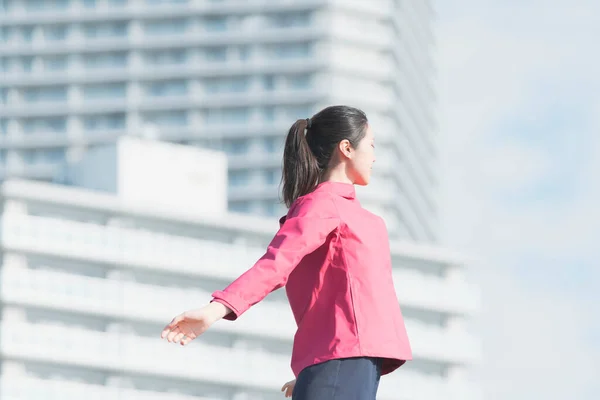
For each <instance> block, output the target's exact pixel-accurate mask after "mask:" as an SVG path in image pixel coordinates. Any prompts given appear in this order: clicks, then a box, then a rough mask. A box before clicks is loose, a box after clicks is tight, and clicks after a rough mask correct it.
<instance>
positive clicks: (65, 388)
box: [0, 376, 220, 400]
mask: <svg viewBox="0 0 600 400" xmlns="http://www.w3.org/2000/svg"><path fill="white" fill-rule="evenodd" d="M0 398H1V399H2V400H39V399H44V400H82V399H86V400H107V399H119V400H220V399H217V398H208V397H196V396H188V395H183V394H175V393H158V392H150V391H143V390H135V389H124V388H118V387H108V386H101V385H91V384H86V383H79V382H69V381H60V380H46V379H36V378H33V377H27V376H10V377H7V376H2V378H0Z"/></svg>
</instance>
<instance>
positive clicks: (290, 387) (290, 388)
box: [281, 379, 296, 397]
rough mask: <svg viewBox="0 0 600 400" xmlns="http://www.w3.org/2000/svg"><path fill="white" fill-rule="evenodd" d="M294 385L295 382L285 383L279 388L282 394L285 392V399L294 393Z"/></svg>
mask: <svg viewBox="0 0 600 400" xmlns="http://www.w3.org/2000/svg"><path fill="white" fill-rule="evenodd" d="M295 385H296V380H295V379H294V380H293V381H289V382H286V384H285V385H283V387H282V388H281V391H282V392H285V393H284V395H285V397H292V393H293V392H294V386H295Z"/></svg>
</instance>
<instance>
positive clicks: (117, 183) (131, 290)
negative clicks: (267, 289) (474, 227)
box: [0, 138, 480, 400]
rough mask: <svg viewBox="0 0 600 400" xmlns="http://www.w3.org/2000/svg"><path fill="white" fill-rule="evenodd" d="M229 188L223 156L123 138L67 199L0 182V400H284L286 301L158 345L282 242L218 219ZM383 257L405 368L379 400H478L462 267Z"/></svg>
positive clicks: (249, 224)
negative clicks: (166, 331) (181, 318)
mask: <svg viewBox="0 0 600 400" xmlns="http://www.w3.org/2000/svg"><path fill="white" fill-rule="evenodd" d="M156 164H159V165H160V164H164V166H163V167H160V166H157V165H156ZM202 164H205V165H204V166H206V165H210V166H211V168H212V169H211V170H210V173H204V174H201V175H199V174H198V171H204V172H206V171H208V169H207V168H203V167H204V166H203V165H202ZM199 167H201V168H199ZM99 171H101V174H100V173H99ZM149 171H150V172H151V173H149ZM226 173H227V172H226V157H225V156H224V154H221V153H217V154H215V152H212V151H209V152H207V151H201V149H194V148H192V147H189V146H178V145H173V144H165V143H159V142H153V141H147V140H141V139H133V138H120V139H119V140H118V141H117V142H116V143H115V145H114V146H105V147H103V148H97V149H95V150H93V151H89V152H88V153H87V155H86V157H84V159H83V160H82V162H81V163H79V165H77V166H76V167H75V168H74V169H73V170H72V173H71V174H69V180H70V181H71V183H72V184H73V185H74V186H64V185H58V184H51V183H45V182H39V181H32V180H8V181H5V182H4V183H3V185H2V186H1V189H0V195H1V210H2V215H1V219H0V249H1V250H0V251H1V252H0V255H1V260H2V267H1V269H0V312H1V321H0V399H2V400H39V399H44V400H105V399H120V400H209V399H210V400H276V399H283V395H282V393H280V392H279V389H280V388H281V385H283V383H284V382H286V381H288V380H290V379H292V378H293V375H292V372H291V368H290V355H291V345H292V339H293V336H294V332H295V321H294V319H293V317H292V313H291V311H290V309H289V305H288V304H287V301H286V297H285V292H284V291H283V290H278V291H275V292H273V293H272V294H270V295H269V296H268V297H267V298H266V299H265V300H264V301H263V302H261V303H259V304H257V305H255V306H254V307H253V308H251V309H250V310H249V311H247V312H246V313H245V314H244V315H243V316H241V317H240V318H239V319H238V320H236V321H235V322H231V321H219V322H218V323H216V324H215V325H214V327H212V328H211V329H210V330H209V331H208V332H206V333H205V334H204V335H202V337H201V338H199V339H197V340H195V341H194V342H192V343H191V344H190V345H189V346H186V347H181V346H178V345H175V344H169V343H166V342H165V341H161V340H160V338H159V335H160V331H161V330H162V328H163V326H164V325H165V324H166V323H167V322H168V321H170V319H171V318H172V317H173V316H174V315H176V314H178V313H179V312H181V311H184V310H186V309H190V308H194V307H199V306H202V305H205V304H207V302H208V301H209V300H210V298H211V297H210V294H211V292H212V291H214V290H216V289H221V288H223V287H224V286H225V285H227V284H228V283H229V282H231V281H232V280H233V279H234V278H236V277H237V276H239V275H240V274H241V273H242V272H243V271H245V270H246V269H247V268H249V267H250V266H252V264H253V263H254V262H255V261H256V260H257V259H258V258H259V257H260V256H261V255H262V254H264V251H265V248H266V245H267V244H268V242H269V241H270V240H271V238H272V236H273V234H274V232H275V231H276V230H277V228H278V221H277V218H268V217H259V216H250V215H243V214H237V213H231V212H227V211H226V202H227V199H226V195H225V194H226V191H227V189H226V185H225V184H224V182H225V177H226ZM99 175H101V179H100V177H99ZM207 194H208V196H207ZM391 255H392V264H393V279H394V285H395V287H396V289H397V292H398V298H399V301H400V303H401V305H402V309H403V314H404V317H405V321H406V326H407V330H408V333H409V337H410V341H411V345H412V348H413V354H414V360H413V361H411V362H408V363H407V364H406V365H404V366H402V367H401V368H400V369H398V370H397V371H395V372H394V373H392V374H390V375H386V376H384V377H382V379H381V384H380V391H379V396H378V398H379V399H385V400H438V399H449V400H479V399H480V397H478V393H477V387H476V386H475V385H473V384H472V383H471V382H470V381H469V379H468V376H467V375H468V371H469V368H470V367H471V366H472V365H474V363H477V361H478V359H479V357H480V354H479V348H478V343H477V340H476V338H474V337H473V336H472V335H471V334H469V332H468V330H467V329H466V327H465V322H466V321H468V319H469V318H470V317H471V316H472V315H473V313H474V312H476V311H477V308H478V298H477V292H476V291H475V290H474V288H473V287H472V286H471V285H469V284H468V283H467V282H466V281H465V278H464V267H465V260H463V259H462V258H461V257H460V256H458V255H456V254H454V253H453V252H451V251H449V250H447V249H443V248H440V247H437V246H432V245H428V244H413V243H408V242H405V241H392V242H391Z"/></svg>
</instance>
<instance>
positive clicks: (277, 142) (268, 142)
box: [263, 136, 285, 153]
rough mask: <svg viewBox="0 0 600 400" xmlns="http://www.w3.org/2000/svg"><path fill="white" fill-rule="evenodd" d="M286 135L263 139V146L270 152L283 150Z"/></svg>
mask: <svg viewBox="0 0 600 400" xmlns="http://www.w3.org/2000/svg"><path fill="white" fill-rule="evenodd" d="M284 145H285V136H275V137H267V138H264V139H263V147H264V149H265V150H266V151H267V152H269V153H278V152H283V147H284Z"/></svg>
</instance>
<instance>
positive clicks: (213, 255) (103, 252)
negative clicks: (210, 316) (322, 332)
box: [2, 215, 477, 314]
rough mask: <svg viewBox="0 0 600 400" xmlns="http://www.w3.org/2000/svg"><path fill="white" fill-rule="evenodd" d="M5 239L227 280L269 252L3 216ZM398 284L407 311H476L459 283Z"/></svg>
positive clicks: (402, 272) (421, 280) (46, 250)
mask: <svg viewBox="0 0 600 400" xmlns="http://www.w3.org/2000/svg"><path fill="white" fill-rule="evenodd" d="M2 233H3V236H2V245H3V246H4V248H6V249H8V250H9V251H11V250H12V251H17V252H24V253H39V254H43V255H50V256H56V257H67V258H72V259H78V260H82V261H87V262H96V263H104V264H109V265H112V266H118V267H119V268H123V267H125V268H134V269H143V270H154V271H167V272H170V273H174V274H185V275H189V276H195V277H202V276H210V277H215V278H220V279H226V280H232V279H235V278H236V277H238V276H239V275H240V274H241V273H243V272H244V271H245V270H246V269H247V268H249V267H250V266H251V265H252V264H253V263H254V262H255V261H256V260H258V259H259V258H260V257H261V256H262V255H263V254H264V251H265V250H264V249H262V248H257V247H245V246H234V245H230V244H227V243H220V242H212V241H203V240H198V239H193V238H187V237H178V236H173V235H166V234H161V233H156V232H149V231H143V230H135V229H127V228H121V227H114V226H101V225H96V224H91V223H81V222H75V221H68V220H59V219H53V218H46V217H36V216H7V215H4V217H3V218H2ZM394 280H395V284H396V290H397V291H398V297H399V300H400V303H401V304H402V305H403V306H404V307H413V308H418V309H426V310H433V311H436V312H443V313H449V312H451V313H457V314H461V313H463V312H465V310H471V309H472V308H473V307H474V306H476V305H477V303H476V302H477V297H476V295H475V293H474V291H473V289H472V288H470V287H469V286H467V285H466V284H463V283H462V282H460V281H459V282H456V281H453V282H450V281H445V280H443V279H442V278H438V277H434V276H428V275H426V274H420V273H418V272H416V271H415V272H410V271H408V270H406V269H399V268H396V269H395V272H394Z"/></svg>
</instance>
